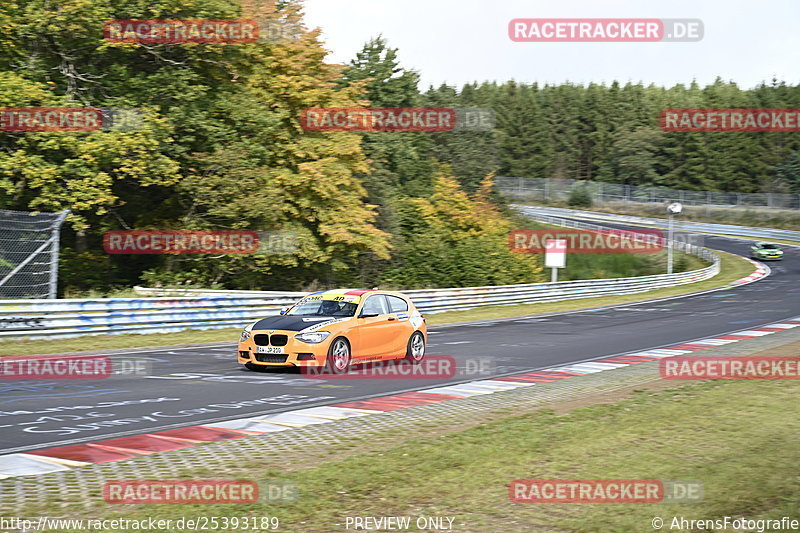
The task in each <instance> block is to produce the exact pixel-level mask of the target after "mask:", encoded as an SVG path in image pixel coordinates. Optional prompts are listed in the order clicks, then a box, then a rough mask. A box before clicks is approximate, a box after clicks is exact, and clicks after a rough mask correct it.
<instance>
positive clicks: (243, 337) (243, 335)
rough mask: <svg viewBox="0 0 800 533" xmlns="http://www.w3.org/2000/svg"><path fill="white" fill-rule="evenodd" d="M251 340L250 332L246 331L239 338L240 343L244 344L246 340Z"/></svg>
mask: <svg viewBox="0 0 800 533" xmlns="http://www.w3.org/2000/svg"><path fill="white" fill-rule="evenodd" d="M249 338H250V332H249V331H247V330H244V331H243V332H242V336H241V337H239V342H244V341H246V340H247V339H249Z"/></svg>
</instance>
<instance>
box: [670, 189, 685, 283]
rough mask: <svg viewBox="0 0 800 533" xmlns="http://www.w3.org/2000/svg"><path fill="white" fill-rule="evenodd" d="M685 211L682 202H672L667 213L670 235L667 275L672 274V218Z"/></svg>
mask: <svg viewBox="0 0 800 533" xmlns="http://www.w3.org/2000/svg"><path fill="white" fill-rule="evenodd" d="M681 211H683V205H682V204H681V203H680V202H672V203H671V204H669V205H668V206H667V213H668V214H669V233H668V236H667V274H672V217H673V216H674V215H678V214H680V212H681Z"/></svg>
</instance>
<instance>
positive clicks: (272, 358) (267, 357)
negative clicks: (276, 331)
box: [255, 353, 289, 363]
mask: <svg viewBox="0 0 800 533" xmlns="http://www.w3.org/2000/svg"><path fill="white" fill-rule="evenodd" d="M255 355H256V361H260V362H262V363H285V362H286V358H287V357H289V356H288V355H273V354H269V353H257V354H255Z"/></svg>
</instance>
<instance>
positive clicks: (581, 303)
mask: <svg viewBox="0 0 800 533" xmlns="http://www.w3.org/2000/svg"><path fill="white" fill-rule="evenodd" d="M718 254H719V256H720V257H721V259H722V271H721V272H720V274H718V275H717V276H715V277H713V278H711V279H709V280H706V281H701V282H698V283H692V284H689V285H679V286H676V287H668V288H664V289H657V290H654V291H648V292H644V293H639V294H627V295H619V296H603V297H599V298H580V299H576V300H565V301H562V302H552V303H538V304H521V305H502V306H491V307H481V308H478V309H471V310H467V311H447V312H444V313H437V314H433V315H428V317H427V318H428V324H431V325H437V324H449V323H453V322H465V321H469V320H491V319H495V318H507V317H514V316H524V315H531V314H538V313H553V312H557V311H571V310H577V309H584V308H587V307H598V306H605V305H615V304H623V303H630V302H637V301H642V300H648V299H651V298H667V297H670V296H679V295H681V294H687V293H691V292H696V291H704V290H709V289H713V288H717V287H722V286H724V285H727V284H729V283H731V282H732V281H735V280H737V279H740V278H743V277H745V276H747V275H749V274H751V273H752V272H753V265H752V264H751V263H750V262H748V261H745V260H744V259H742V258H740V257H738V256H736V255H733V254H727V253H724V252H718ZM239 333H240V330H239V329H235V328H225V329H217V330H204V331H201V330H188V331H180V332H177V333H153V334H149V335H141V334H135V335H133V334H132V335H97V336H85V337H78V338H74V339H53V340H12V341H4V342H0V356H5V355H36V354H50V353H67V352H77V351H89V350H123V349H127V348H147V347H152V346H174V345H178V344H192V343H203V342H235V341H236V340H237V339H238V337H239Z"/></svg>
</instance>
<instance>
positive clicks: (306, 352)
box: [237, 331, 333, 368]
mask: <svg viewBox="0 0 800 533" xmlns="http://www.w3.org/2000/svg"><path fill="white" fill-rule="evenodd" d="M273 333H274V334H275V335H286V336H287V337H288V341H287V343H286V345H285V346H278V347H277V348H281V349H282V352H283V353H280V354H268V353H259V352H258V348H259V345H258V344H256V342H255V338H256V335H264V334H267V332H266V331H252V332H250V338H249V339H247V340H246V341H240V342H239V346H238V348H237V359H238V362H239V364H242V365H244V364H248V363H249V364H252V365H259V366H270V367H286V368H291V367H301V366H306V367H309V366H310V367H320V366H324V365H325V362H326V358H327V355H328V348H329V347H330V343H331V340H332V337H333V336H332V335H331V336H329V337H328V338H327V339H325V340H324V341H322V342H320V343H316V344H312V343H307V342H300V341H298V340H295V338H294V335H296V334H297V332H296V331H274V332H273ZM265 347H266V346H265ZM273 348H274V347H273Z"/></svg>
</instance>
